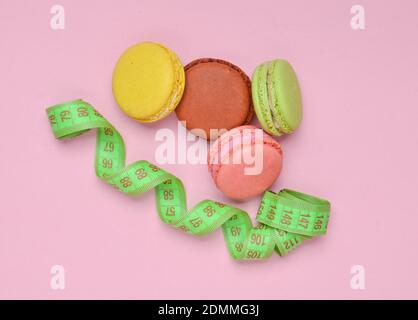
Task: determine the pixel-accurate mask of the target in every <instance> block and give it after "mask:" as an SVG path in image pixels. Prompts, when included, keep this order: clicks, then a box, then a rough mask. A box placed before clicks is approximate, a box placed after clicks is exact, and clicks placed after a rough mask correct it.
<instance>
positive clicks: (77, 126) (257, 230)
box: [47, 100, 330, 259]
mask: <svg viewBox="0 0 418 320" xmlns="http://www.w3.org/2000/svg"><path fill="white" fill-rule="evenodd" d="M47 114H48V118H49V121H50V124H51V127H52V131H53V133H54V135H55V137H56V138H57V139H67V138H72V137H75V136H78V135H80V134H82V133H84V132H86V131H88V130H90V129H97V139H96V155H95V170H96V175H97V176H98V177H99V178H100V179H102V180H103V181H105V182H106V183H108V184H110V185H112V186H114V187H115V188H117V189H119V190H120V191H122V192H124V193H126V194H129V195H139V194H141V193H144V192H147V191H149V190H151V189H154V190H155V195H156V206H157V211H158V214H159V216H160V218H161V220H163V221H164V222H165V223H168V224H170V225H172V226H173V227H175V228H178V229H181V230H183V231H184V232H187V233H190V234H193V235H206V234H208V233H211V232H213V231H214V230H216V229H218V228H222V231H223V234H224V238H225V242H226V244H227V247H228V250H229V253H230V254H231V256H232V257H233V258H235V259H265V258H267V257H269V256H271V254H272V253H273V252H274V251H276V252H277V253H278V254H279V255H285V254H287V253H288V252H290V251H291V250H293V249H294V248H296V247H297V246H299V245H300V244H301V243H302V241H303V240H305V239H307V238H310V237H313V236H318V235H323V234H325V232H326V228H327V224H328V219H329V210H330V204H329V202H328V201H326V200H323V199H319V198H316V197H313V196H309V195H306V194H303V193H300V192H296V191H293V190H288V189H284V190H282V191H280V192H279V193H277V194H275V193H273V192H270V191H269V192H266V193H265V194H264V197H263V199H262V201H261V204H260V208H259V210H258V214H257V221H258V224H257V225H256V226H255V227H253V225H252V222H251V219H250V217H249V215H248V214H247V213H246V212H245V211H242V210H241V209H239V208H235V207H233V206H230V205H227V204H223V203H220V202H217V201H213V200H203V201H201V202H199V203H198V204H196V205H195V206H194V207H193V208H192V209H191V210H189V211H188V210H187V205H186V194H185V189H184V186H183V183H182V182H181V180H179V179H178V178H177V177H175V176H174V175H172V174H170V173H169V172H167V171H165V170H163V169H161V168H159V167H158V166H156V165H154V164H152V163H150V162H148V161H145V160H140V161H136V162H134V163H132V164H130V165H128V166H126V165H125V144H124V142H123V139H122V137H121V135H120V134H119V132H118V131H117V130H116V129H115V128H114V127H113V126H112V125H111V124H110V123H109V122H108V121H107V120H106V119H105V118H104V117H103V116H102V115H101V114H100V113H98V112H97V111H96V110H95V109H94V108H93V107H92V106H91V105H90V104H88V103H87V102H85V101H83V100H74V101H70V102H66V103H62V104H58V105H55V106H52V107H50V108H48V109H47Z"/></svg>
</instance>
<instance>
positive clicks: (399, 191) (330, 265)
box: [0, 0, 418, 299]
mask: <svg viewBox="0 0 418 320" xmlns="http://www.w3.org/2000/svg"><path fill="white" fill-rule="evenodd" d="M199 3H200V4H198V1H195V0H194V1H167V2H165V3H163V2H162V1H155V0H147V1H134V0H131V1H116V0H115V1H102V0H97V1H84V0H83V1H74V0H73V1H69V0H65V1H64V0H61V1H59V2H58V1H16V0H13V1H12V0H10V1H5V0H0V38H1V41H0V52H1V59H0V87H1V109H0V112H1V114H0V123H1V132H2V137H1V138H0V150H1V157H0V176H1V180H2V183H1V187H0V188H1V194H2V196H1V200H0V298H48V299H62V298H140V299H143V298H189V299H190V298H220V299H223V298H237V299H238V298H248V299H258V298H267V299H270V298H271V299H283V298H349V299H351V298H360V299H363V298H418V286H417V283H418V273H417V270H418V250H417V249H416V245H417V242H418V232H417V227H418V212H417V211H418V209H417V205H416V203H415V201H416V199H417V191H418V179H417V178H418V174H417V172H418V171H417V169H416V165H417V163H418V150H417V144H418V125H417V117H418V111H417V110H418V109H417V101H418V90H417V84H418V62H417V61H418V60H417V57H418V45H417V42H416V37H417V30H418V20H417V18H416V13H417V12H418V2H417V1H416V0H410V1H406V0H405V1H366V0H361V1H346V0H344V1H342V0H339V1H335V0H321V1H307V0H306V1H295V0H291V1H290V0H289V1H277V0H272V1H255V2H254V1H234V2H232V1H221V0H219V1H218V0H216V1H210V2H207V1H206V2H203V1H202V2H199ZM357 3H359V4H362V5H364V7H365V9H366V30H364V31H354V30H352V29H351V27H350V19H351V14H350V8H351V6H352V5H354V4H357ZM53 4H61V5H63V6H64V8H65V13H66V29H65V30H63V31H54V30H52V29H51V28H50V17H51V14H50V12H49V11H50V8H51V6H52V5H53ZM414 39H415V40H414ZM144 40H153V41H157V42H161V43H163V44H165V45H167V46H168V47H170V48H172V49H173V50H174V51H176V52H177V53H178V55H179V56H180V57H181V59H182V61H183V62H184V63H187V62H189V61H191V60H192V59H194V58H199V57H207V56H208V57H217V58H223V59H226V60H230V61H231V62H233V63H235V64H237V65H239V66H240V67H242V68H243V69H244V70H245V71H247V72H248V74H251V73H252V71H253V69H254V68H255V67H256V65H257V64H259V63H261V62H263V61H265V60H268V59H273V58H276V57H282V58H286V59H288V60H289V61H290V62H291V63H292V64H293V66H294V67H295V69H296V71H297V74H298V76H299V79H300V83H301V88H302V92H303V100H304V112H305V114H304V121H303V123H302V126H301V128H300V129H299V130H298V131H297V132H296V133H295V134H294V135H292V136H289V137H285V138H281V139H279V141H280V142H281V143H282V146H283V149H284V152H285V163H284V170H283V173H282V175H281V177H280V179H279V180H278V181H277V183H276V184H275V185H274V188H273V190H279V189H281V188H284V187H288V188H293V189H297V190H300V191H304V192H308V193H312V194H316V195H318V196H321V197H324V198H327V199H329V200H330V201H331V202H332V212H331V214H332V216H331V221H330V225H329V232H328V234H327V236H325V237H323V238H320V239H316V240H313V241H311V242H309V243H306V244H305V245H303V247H300V248H298V249H297V250H296V251H294V252H293V253H292V254H290V255H289V256H287V257H285V258H280V257H279V256H273V257H272V258H270V259H268V260H266V261H261V262H237V261H234V260H233V259H231V258H230V257H229V255H228V252H227V249H226V246H225V244H224V240H223V237H222V234H221V232H220V231H219V230H218V231H216V232H215V233H214V234H211V235H209V236H207V237H204V238H195V237H192V236H188V235H185V234H183V233H181V232H179V231H177V230H174V229H172V228H171V227H169V226H167V225H165V224H163V223H162V222H161V221H160V220H159V218H158V216H157V214H156V212H155V207H154V194H153V192H150V193H147V194H145V195H142V196H140V197H137V198H130V197H127V196H125V195H123V194H122V193H119V192H116V191H115V190H114V189H112V188H111V187H109V186H107V185H105V184H104V183H102V182H101V181H100V180H99V179H97V178H96V177H95V174H94V169H93V158H94V149H95V148H94V146H95V132H94V131H92V132H89V133H87V134H85V135H84V136H81V137H78V138H77V139H74V140H72V141H67V142H60V141H56V140H55V139H54V137H53V135H52V133H51V130H50V127H49V124H48V121H47V118H46V115H45V112H44V109H45V108H46V107H47V106H49V105H52V104H56V103H59V102H63V101H66V100H72V99H75V98H83V99H85V100H87V101H89V102H91V103H92V104H93V105H94V106H95V107H96V108H97V109H98V110H99V111H100V112H102V113H103V114H104V116H105V117H106V118H107V119H108V120H109V121H110V122H111V123H113V124H114V125H115V127H116V128H117V129H118V130H119V131H120V132H121V134H122V135H123V137H124V139H125V142H126V145H127V160H128V162H132V161H134V160H138V159H148V160H153V159H154V150H155V148H156V147H157V146H158V143H157V142H155V140H154V135H155V132H156V130H157V129H159V128H163V127H168V128H173V129H176V126H177V119H176V117H175V115H171V116H170V117H169V118H167V119H166V120H164V121H161V122H159V123H156V124H153V125H141V124H138V123H136V122H134V121H132V120H131V119H129V118H128V117H127V116H125V115H124V114H123V113H122V112H121V111H120V110H119V109H118V107H117V106H116V104H115V102H114V100H113V97H112V93H111V76H112V70H113V67H114V64H115V62H116V60H117V58H118V57H119V55H120V54H121V53H122V52H123V51H124V50H125V49H126V48H127V47H128V46H130V45H132V44H134V43H136V42H140V41H144ZM254 123H256V121H254ZM164 167H165V168H166V169H168V170H170V171H171V172H173V173H174V174H175V175H177V176H179V177H181V178H182V179H183V181H184V183H185V186H186V188H187V190H188V192H187V195H188V203H189V206H191V205H193V204H195V203H196V202H198V201H199V200H202V199H204V198H212V199H216V200H220V201H226V202H228V203H232V204H234V203H233V202H230V201H228V200H227V199H225V198H223V197H222V195H221V194H220V193H219V192H218V191H217V190H216V188H215V187H214V185H213V184H212V181H211V179H210V177H209V175H208V172H207V170H206V167H205V166H202V165H196V166H191V165H170V166H169V165H166V166H164ZM258 203H259V198H257V199H253V200H251V201H248V202H246V203H242V204H239V206H240V207H241V208H243V209H245V210H247V211H248V212H249V213H251V215H252V217H253V218H254V215H255V212H256V210H257V207H258ZM55 264H59V265H63V266H64V268H65V272H66V273H65V276H66V288H65V290H52V289H51V288H50V278H51V274H50V268H51V266H52V265H55ZM356 264H360V265H363V266H364V268H365V270H366V289H365V290H352V289H351V287H350V279H351V274H350V268H351V266H352V265H356Z"/></svg>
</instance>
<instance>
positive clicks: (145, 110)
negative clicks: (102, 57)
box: [112, 42, 184, 122]
mask: <svg viewBox="0 0 418 320" xmlns="http://www.w3.org/2000/svg"><path fill="white" fill-rule="evenodd" d="M112 88H113V95H114V97H115V100H116V102H117V104H118V105H119V106H120V108H121V109H122V110H123V111H124V112H125V113H126V114H127V115H128V116H130V117H132V118H134V119H136V120H139V121H142V122H151V121H156V120H159V119H161V118H163V117H165V116H167V115H168V114H170V112H171V111H173V110H174V108H175V107H176V106H177V104H178V102H179V100H180V98H181V96H182V93H183V90H184V70H183V67H182V66H181V63H180V61H179V59H178V57H177V56H176V55H175V54H174V53H173V52H172V51H171V50H169V49H167V48H165V47H164V46H162V45H160V44H158V43H153V42H143V43H140V44H136V45H134V46H132V47H130V48H129V49H127V50H126V51H125V52H124V53H123V54H122V56H121V57H120V58H119V60H118V62H117V64H116V67H115V69H114V72H113V82H112Z"/></svg>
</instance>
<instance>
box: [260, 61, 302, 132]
mask: <svg viewBox="0 0 418 320" xmlns="http://www.w3.org/2000/svg"><path fill="white" fill-rule="evenodd" d="M252 97H253V103H254V110H255V112H256V114H257V118H258V120H259V121H260V124H261V126H262V127H263V129H264V130H265V131H266V132H268V133H270V134H272V135H275V136H280V135H283V134H289V133H292V132H293V131H295V130H296V129H297V128H298V127H299V125H300V122H301V121H302V99H301V95H300V88H299V83H298V79H297V77H296V74H295V71H294V70H293V68H292V66H291V65H290V64H289V62H287V61H286V60H281V59H278V60H274V61H269V62H266V63H263V64H261V65H259V66H258V67H257V68H256V69H255V71H254V73H253V77H252Z"/></svg>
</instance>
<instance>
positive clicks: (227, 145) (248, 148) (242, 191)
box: [208, 125, 283, 200]
mask: <svg viewBox="0 0 418 320" xmlns="http://www.w3.org/2000/svg"><path fill="white" fill-rule="evenodd" d="M255 130H259V129H258V128H256V127H254V126H251V125H245V126H241V127H238V128H234V129H232V130H230V131H228V132H227V133H225V134H223V135H222V136H221V137H219V138H218V139H217V140H216V141H215V142H214V144H212V146H211V149H210V154H209V161H208V167H209V172H210V174H211V175H212V178H213V180H214V182H215V184H216V186H217V187H218V189H220V190H221V191H222V192H223V193H224V194H225V195H227V196H228V197H230V198H232V199H236V200H244V199H247V198H251V197H253V196H255V195H258V194H261V193H262V192H264V191H265V190H266V189H268V188H269V187H270V186H271V184H273V183H274V181H275V180H276V179H277V177H278V176H279V174H280V171H281V167H282V159H283V153H282V150H281V147H280V144H279V143H278V142H277V141H276V140H274V139H273V138H272V137H271V136H269V135H268V134H266V133H264V132H263V134H262V135H261V136H260V135H258V134H255V132H256V131H255ZM256 146H257V147H262V148H263V167H262V168H260V169H261V171H260V172H259V173H258V174H255V175H250V174H249V172H248V171H247V172H246V168H247V170H248V169H250V168H253V164H246V163H243V162H242V163H240V164H233V163H232V162H230V161H228V162H226V163H225V162H223V160H224V159H229V160H231V159H233V158H234V154H235V153H238V152H239V155H241V154H242V153H244V159H252V158H245V154H246V153H248V152H252V154H253V153H254V150H256V149H255V148H257V147H256ZM241 159H243V158H241ZM253 173H254V172H253Z"/></svg>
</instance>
